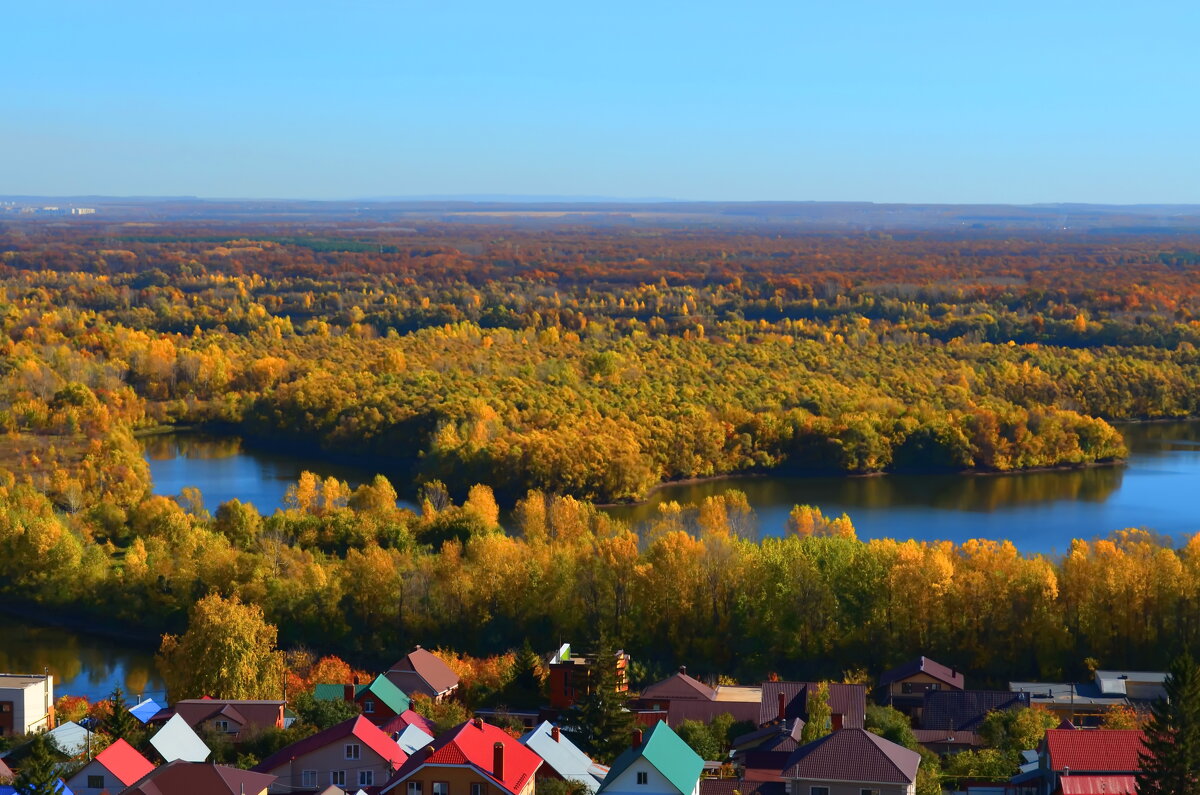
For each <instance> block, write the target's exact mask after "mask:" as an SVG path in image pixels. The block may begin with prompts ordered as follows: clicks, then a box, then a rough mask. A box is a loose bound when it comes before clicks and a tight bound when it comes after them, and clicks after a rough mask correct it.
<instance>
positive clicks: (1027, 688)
mask: <svg viewBox="0 0 1200 795" xmlns="http://www.w3.org/2000/svg"><path fill="white" fill-rule="evenodd" d="M1008 689H1009V690H1011V691H1013V692H1014V693H1028V694H1029V701H1030V703H1032V704H1058V705H1071V704H1074V705H1076V706H1110V705H1113V704H1126V703H1128V702H1129V699H1127V698H1125V696H1124V695H1107V694H1105V693H1102V692H1100V688H1099V687H1097V686H1096V685H1095V684H1093V683H1091V682H1079V683H1074V682H1009V683H1008Z"/></svg>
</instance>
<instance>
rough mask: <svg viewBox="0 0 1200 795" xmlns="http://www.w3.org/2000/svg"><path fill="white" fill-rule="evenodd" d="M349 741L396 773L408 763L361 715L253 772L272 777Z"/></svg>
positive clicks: (282, 752)
mask: <svg viewBox="0 0 1200 795" xmlns="http://www.w3.org/2000/svg"><path fill="white" fill-rule="evenodd" d="M350 737H353V738H354V739H356V740H358V741H359V742H360V743H362V744H363V745H365V746H366V747H367V748H369V749H370V750H371V751H373V752H375V755H376V756H378V757H380V758H382V759H383V760H384V761H386V762H387V763H388V764H390V765H391V766H392V769H393V770H395V769H397V768H399V767H400V766H401V765H403V764H404V763H405V762H406V761H407V760H408V754H406V753H404V751H403V750H401V748H400V746H398V745H396V743H395V742H394V741H393V740H392V738H390V737H388V736H387V735H386V734H384V733H383V732H382V731H380V730H379V727H377V726H376V725H375V724H373V723H371V721H369V720H367V719H366V718H364V717H363V716H362V715H359V716H357V717H354V718H351V719H350V720H346V721H342V722H341V723H339V724H337V725H336V726H330V727H329V728H328V729H326V730H325V731H322V732H317V733H316V734H314V735H313V736H311V737H306V738H305V739H303V740H301V741H300V742H297V743H292V744H291V745H289V746H287V747H286V748H282V749H280V750H278V751H276V752H275V753H273V754H271V755H270V756H268V757H267V758H266V759H264V760H263V761H262V762H260V763H259V764H258V765H256V766H255V767H254V768H253V769H254V770H256V771H258V772H259V773H270V772H271V771H272V770H276V769H278V768H280V767H282V766H283V765H286V764H287V763H289V762H290V761H291V760H293V759H298V758H299V757H301V756H305V755H307V754H311V753H312V752H313V751H318V750H320V749H322V748H325V747H326V746H329V745H332V744H334V743H339V742H341V741H342V740H345V739H347V738H350Z"/></svg>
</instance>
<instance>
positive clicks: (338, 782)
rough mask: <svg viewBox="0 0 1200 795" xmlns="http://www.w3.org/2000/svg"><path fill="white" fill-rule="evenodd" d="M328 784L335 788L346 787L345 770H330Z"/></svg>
mask: <svg viewBox="0 0 1200 795" xmlns="http://www.w3.org/2000/svg"><path fill="white" fill-rule="evenodd" d="M329 783H330V784H332V785H333V786H335V787H344V786H346V771H345V770H330V771H329Z"/></svg>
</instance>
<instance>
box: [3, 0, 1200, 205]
mask: <svg viewBox="0 0 1200 795" xmlns="http://www.w3.org/2000/svg"><path fill="white" fill-rule="evenodd" d="M0 25H2V26H3V28H4V30H5V35H4V37H3V38H4V59H3V72H2V73H0V194H39V195H66V194H106V195H196V196H208V197H280V198H283V197H297V198H362V197H378V196H410V195H431V194H432V195H450V194H496V193H503V194H543V195H545V194H555V195H592V196H614V197H631V198H632V197H647V196H655V197H673V198H680V199H718V200H720V199H724V200H753V199H763V200H766V199H771V200H864V201H878V202H893V201H897V202H939V201H945V202H991V201H996V202H1017V203H1025V202H1043V201H1087V202H1108V203H1127V202H1128V203H1135V202H1138V203H1158V202H1178V203H1184V202H1192V203H1200V57H1198V56H1197V44H1196V42H1197V36H1198V34H1200V2H1196V0H1187V1H1186V2H1184V1H1180V2H1154V1H1153V0H1143V2H1138V3H1135V2H1131V1H1130V0H1122V2H1107V1H1105V0H1091V1H1090V2H1075V1H1074V0H1037V1H1036V2H1027V1H1026V0H995V1H993V2H979V1H975V2H973V1H972V0H956V1H955V2H930V1H928V0H910V2H902V1H901V0H886V1H883V2H865V1H864V0H825V1H824V2H813V1H812V0H782V1H780V2H775V1H774V0H761V1H759V2H754V0H742V2H724V3H713V2H704V1H703V0H690V1H689V2H656V1H655V0H641V1H640V2H625V1H624V0H603V1H600V2H597V1H596V0H560V2H525V1H524V0H511V1H510V2H501V1H499V0H491V1H489V2H473V1H466V0H428V1H426V0H391V2H356V1H355V0H322V1H321V2H309V1H308V0H294V1H293V2H288V3H283V2H271V1H268V0H240V2H225V1H224V0H204V1H203V2H202V1H201V0H155V2H125V1H124V0H107V1H102V0H83V1H79V0H45V1H44V2H43V0H26V1H25V2H16V0H6V1H5V2H3V9H2V10H0Z"/></svg>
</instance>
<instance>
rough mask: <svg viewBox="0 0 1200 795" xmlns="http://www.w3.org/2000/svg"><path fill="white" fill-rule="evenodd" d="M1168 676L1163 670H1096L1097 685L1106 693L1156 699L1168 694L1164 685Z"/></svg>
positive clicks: (1136, 698)
mask: <svg viewBox="0 0 1200 795" xmlns="http://www.w3.org/2000/svg"><path fill="white" fill-rule="evenodd" d="M1166 678H1167V675H1166V674H1165V673H1163V672H1161V671H1096V686H1097V687H1099V688H1100V692H1101V693H1104V694H1105V695H1120V696H1128V697H1129V698H1132V699H1135V700H1138V701H1155V700H1157V699H1160V698H1166V696H1167V691H1166V689H1165V688H1164V687H1163V682H1165V681H1166Z"/></svg>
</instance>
